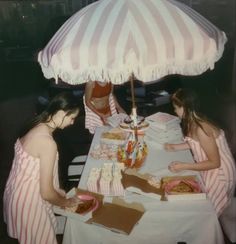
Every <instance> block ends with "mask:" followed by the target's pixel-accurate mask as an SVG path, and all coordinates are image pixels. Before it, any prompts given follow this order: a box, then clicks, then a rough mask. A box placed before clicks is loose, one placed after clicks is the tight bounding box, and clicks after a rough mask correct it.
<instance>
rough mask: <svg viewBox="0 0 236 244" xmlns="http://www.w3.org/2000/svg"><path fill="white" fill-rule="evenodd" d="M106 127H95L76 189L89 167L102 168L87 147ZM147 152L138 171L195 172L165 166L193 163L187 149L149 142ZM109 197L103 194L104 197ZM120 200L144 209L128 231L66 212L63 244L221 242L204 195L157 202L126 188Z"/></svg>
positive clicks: (82, 186) (81, 185) (157, 173)
mask: <svg viewBox="0 0 236 244" xmlns="http://www.w3.org/2000/svg"><path fill="white" fill-rule="evenodd" d="M107 129H108V128H107V127H106V126H103V127H100V128H97V129H96V132H95V134H94V137H93V140H92V143H91V147H90V151H89V154H88V157H87V161H86V163H85V166H84V170H83V173H82V176H81V179H80V181H79V185H78V187H79V188H80V189H84V190H86V189H87V180H88V176H89V173H90V171H91V169H92V168H93V167H102V165H103V164H104V162H107V160H105V159H95V158H94V157H92V155H91V150H93V148H95V147H96V145H99V143H100V140H101V135H102V133H103V131H106V130H107ZM145 142H146V143H147V146H148V155H147V157H146V160H145V162H144V164H143V165H142V167H141V168H140V169H139V171H138V172H139V173H140V174H146V173H149V174H151V175H154V176H157V177H162V176H173V175H184V174H185V175H189V174H196V175H198V174H199V173H198V172H182V173H176V174H174V173H171V172H170V171H169V170H168V165H169V164H170V162H172V161H184V162H189V163H194V160H193V157H192V154H191V152H190V150H184V151H178V152H167V151H165V150H164V149H163V148H161V147H156V146H155V143H149V140H148V138H147V139H145ZM106 199H108V201H109V197H105V198H104V200H106ZM123 200H124V201H125V202H127V203H132V202H136V203H141V204H142V205H143V207H144V208H145V212H144V214H143V216H142V218H141V219H140V220H139V221H138V223H137V224H136V225H135V226H134V228H133V229H132V231H131V233H130V234H128V235H127V234H123V233H117V232H114V231H111V230H109V229H107V228H104V227H101V226H97V225H94V224H88V223H85V221H83V220H82V219H76V218H74V217H71V216H69V215H67V220H66V224H65V229H64V235H63V244H124V243H125V244H144V243H147V244H175V243H188V244H223V243H224V236H223V233H222V229H221V226H220V223H219V220H218V218H217V215H216V212H215V210H214V208H213V206H212V204H211V202H210V200H209V199H208V198H207V197H206V198H205V199H197V200H196V199H184V200H183V199H182V200H175V201H161V200H158V199H155V198H153V197H149V196H146V195H145V194H137V193H134V192H131V191H126V192H125V196H124V197H123Z"/></svg>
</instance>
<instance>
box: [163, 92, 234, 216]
mask: <svg viewBox="0 0 236 244" xmlns="http://www.w3.org/2000/svg"><path fill="white" fill-rule="evenodd" d="M171 100H172V104H173V107H174V109H175V113H176V114H177V116H178V117H179V118H180V119H181V125H182V131H183V134H184V136H185V139H184V140H185V142H184V143H180V144H169V143H167V144H165V146H164V147H165V149H166V150H167V151H177V150H185V149H191V151H192V153H193V157H194V160H195V162H196V163H195V164H191V163H186V162H179V161H174V162H172V163H171V164H170V165H169V170H170V171H172V172H180V171H182V170H195V171H200V175H201V177H202V180H203V183H204V185H205V189H206V193H207V196H208V197H209V199H210V200H211V202H212V204H213V206H214V208H215V210H216V213H217V215H218V216H220V215H221V213H222V212H223V210H224V209H225V208H226V207H227V206H228V205H229V203H230V201H231V198H232V196H233V193H234V189H235V181H236V172H235V161H234V158H233V156H232V153H231V151H230V149H229V146H228V143H227V140H226V137H225V134H224V131H223V130H222V129H220V128H218V127H217V126H216V125H215V124H213V123H212V122H210V121H209V120H208V119H207V118H206V117H205V116H203V115H202V114H200V113H199V112H198V106H197V103H198V98H197V95H196V93H194V92H193V91H191V90H188V89H179V90H177V91H176V92H175V93H174V94H173V95H172V97H171Z"/></svg>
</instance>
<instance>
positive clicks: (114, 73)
mask: <svg viewBox="0 0 236 244" xmlns="http://www.w3.org/2000/svg"><path fill="white" fill-rule="evenodd" d="M225 42H226V36H225V34H224V32H222V31H220V30H219V29H218V28H217V27H215V26H214V25H213V24H211V23H210V22H209V21H208V20H206V19H205V18H204V17H202V16H201V15H199V14H198V13H197V12H196V11H194V10H193V9H191V8H189V7H187V6H186V5H184V4H182V3H179V2H177V1H175V0H100V1H98V2H95V3H93V4H90V5H88V6H87V7H85V8H83V9H82V10H80V11H78V12H77V13H76V14H74V15H73V16H72V17H71V18H70V19H68V20H67V21H66V22H65V23H64V25H63V26H62V27H61V28H60V29H59V30H58V31H57V32H56V34H55V35H54V36H53V38H52V39H51V40H50V42H49V43H48V44H47V46H46V47H45V48H44V49H43V50H41V51H40V53H39V55H38V61H39V63H40V64H41V67H42V71H43V73H44V76H45V77H46V78H55V79H56V80H57V79H58V77H60V78H61V79H62V80H63V81H64V82H66V83H69V84H81V83H85V82H87V81H89V80H100V81H102V80H110V81H111V82H112V83H113V84H122V83H124V82H126V81H128V80H129V78H130V76H131V75H134V76H135V77H136V79H138V80H141V81H143V82H148V81H154V80H158V79H160V78H161V77H163V76H166V75H168V74H182V75H198V74H201V73H203V72H204V71H206V70H207V69H209V68H210V69H213V68H214V64H215V62H216V61H217V60H218V59H219V58H220V57H221V56H222V53H223V50H224V44H225Z"/></svg>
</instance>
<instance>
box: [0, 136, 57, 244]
mask: <svg viewBox="0 0 236 244" xmlns="http://www.w3.org/2000/svg"><path fill="white" fill-rule="evenodd" d="M57 161H58V160H56V162H55V165H54V172H53V175H54V176H53V177H54V187H55V189H59V182H58V172H57V170H58V162H57ZM39 167H40V160H39V158H35V157H33V156H31V155H29V154H27V152H25V151H24V150H23V148H22V145H21V142H20V140H19V139H18V140H17V141H16V144H15V157H14V160H13V165H12V169H11V172H10V175H9V177H8V180H7V184H6V187H5V192H4V197H3V201H4V203H3V204H4V220H5V222H6V223H7V231H8V235H9V236H10V237H12V238H16V239H18V241H19V242H20V244H56V243H57V240H56V234H55V231H56V225H57V223H56V218H55V216H54V213H53V210H52V205H51V204H50V203H48V202H47V201H45V200H43V199H42V198H41V195H40V189H39Z"/></svg>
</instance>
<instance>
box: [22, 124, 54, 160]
mask: <svg viewBox="0 0 236 244" xmlns="http://www.w3.org/2000/svg"><path fill="white" fill-rule="evenodd" d="M21 142H22V145H23V147H24V150H25V151H27V152H28V153H29V154H30V155H32V156H34V157H40V154H41V153H42V152H44V153H47V152H56V151H57V144H56V142H55V141H54V139H53V137H52V136H51V135H50V134H48V133H47V132H45V131H44V130H42V129H40V128H34V129H32V130H31V131H29V133H27V134H26V135H25V136H24V137H22V138H21Z"/></svg>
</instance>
